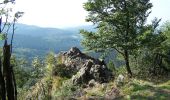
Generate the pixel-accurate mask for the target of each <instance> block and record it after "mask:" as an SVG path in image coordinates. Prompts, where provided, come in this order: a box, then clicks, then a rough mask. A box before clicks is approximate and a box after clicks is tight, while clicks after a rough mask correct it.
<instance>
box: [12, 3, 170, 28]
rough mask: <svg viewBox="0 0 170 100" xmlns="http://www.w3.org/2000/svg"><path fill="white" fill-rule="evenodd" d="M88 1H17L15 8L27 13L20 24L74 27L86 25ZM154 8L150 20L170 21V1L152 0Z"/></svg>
mask: <svg viewBox="0 0 170 100" xmlns="http://www.w3.org/2000/svg"><path fill="white" fill-rule="evenodd" d="M86 1H87V0H16V5H15V8H16V9H17V10H20V11H23V12H25V14H24V16H23V17H22V18H21V19H20V21H19V22H20V23H24V24H29V25H37V26H41V27H55V28H63V27H74V26H79V25H86V24H88V23H86V22H85V16H87V12H86V11H85V10H84V9H83V7H82V5H83V3H84V2H86ZM151 2H152V3H153V5H154V7H153V8H152V14H151V16H150V17H149V20H151V19H153V18H154V17H158V18H162V19H163V20H162V21H163V22H165V21H166V20H170V11H169V10H170V6H169V5H170V0H151Z"/></svg>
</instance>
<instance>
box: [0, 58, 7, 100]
mask: <svg viewBox="0 0 170 100" xmlns="http://www.w3.org/2000/svg"><path fill="white" fill-rule="evenodd" d="M0 100H6V90H5V81H4V77H3V74H2V63H1V58H0Z"/></svg>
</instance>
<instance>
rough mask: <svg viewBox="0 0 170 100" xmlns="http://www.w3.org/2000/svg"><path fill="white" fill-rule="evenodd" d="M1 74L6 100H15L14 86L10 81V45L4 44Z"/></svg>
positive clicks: (11, 80)
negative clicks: (2, 75) (2, 74)
mask: <svg viewBox="0 0 170 100" xmlns="http://www.w3.org/2000/svg"><path fill="white" fill-rule="evenodd" d="M3 56H4V59H3V60H4V61H3V73H4V79H5V85H6V92H7V98H8V100H15V95H14V93H15V92H14V84H13V79H12V72H11V71H12V68H11V65H10V57H11V53H10V45H7V44H5V45H4V48H3Z"/></svg>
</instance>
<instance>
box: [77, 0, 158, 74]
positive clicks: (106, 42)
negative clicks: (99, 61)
mask: <svg viewBox="0 0 170 100" xmlns="http://www.w3.org/2000/svg"><path fill="white" fill-rule="evenodd" d="M84 8H85V10H87V11H88V12H89V15H88V16H87V18H86V21H87V22H93V23H94V24H95V25H96V26H97V27H96V29H98V30H97V32H88V31H86V30H81V31H80V33H81V34H82V35H83V37H84V40H83V41H82V44H83V45H84V46H85V47H86V48H87V49H88V50H94V51H97V52H99V51H101V52H105V51H108V50H112V49H115V50H116V51H117V52H118V53H119V54H121V55H122V56H123V57H124V60H125V64H126V69H127V72H128V74H129V76H130V77H131V76H132V71H131V68H130V65H129V55H131V54H133V51H135V50H138V48H140V47H144V46H146V45H148V44H149V43H153V42H152V41H151V40H149V39H152V38H153V40H155V38H154V37H153V36H155V37H157V35H155V29H156V27H157V26H158V23H159V22H160V20H157V19H155V20H154V21H153V23H152V24H151V25H147V24H146V20H147V17H148V16H149V14H150V13H151V11H150V9H151V8H152V3H150V0H88V2H86V3H84ZM158 34H159V33H158ZM156 45H157V44H156Z"/></svg>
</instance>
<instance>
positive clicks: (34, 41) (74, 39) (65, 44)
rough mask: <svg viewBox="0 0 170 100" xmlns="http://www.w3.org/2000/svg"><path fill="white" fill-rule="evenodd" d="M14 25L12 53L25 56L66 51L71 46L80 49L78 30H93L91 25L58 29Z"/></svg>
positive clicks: (30, 56)
mask: <svg viewBox="0 0 170 100" xmlns="http://www.w3.org/2000/svg"><path fill="white" fill-rule="evenodd" d="M16 27H17V29H16V32H15V36H14V44H13V47H14V53H15V54H17V55H19V56H23V57H27V58H32V57H34V56H40V57H42V56H44V55H45V54H46V53H47V52H49V51H54V52H56V53H58V52H59V51H67V50H68V49H70V48H71V47H73V46H76V47H78V48H80V49H82V47H81V45H80V41H81V38H82V37H81V36H80V34H79V30H80V29H87V30H94V29H93V26H80V27H73V28H66V29H58V28H42V27H38V26H31V25H25V24H17V25H16ZM83 27H84V28H83Z"/></svg>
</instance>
